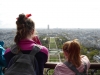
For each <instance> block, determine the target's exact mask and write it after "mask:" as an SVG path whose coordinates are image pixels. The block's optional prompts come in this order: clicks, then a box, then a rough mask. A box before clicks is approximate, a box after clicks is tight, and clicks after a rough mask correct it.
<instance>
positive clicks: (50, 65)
mask: <svg viewBox="0 0 100 75" xmlns="http://www.w3.org/2000/svg"><path fill="white" fill-rule="evenodd" d="M57 63H59V62H47V63H46V64H45V68H47V72H46V75H48V71H49V70H51V69H54V68H55V66H56V65H57ZM89 69H90V70H91V72H90V74H89V75H100V74H94V73H96V72H97V70H100V63H90V68H89Z"/></svg>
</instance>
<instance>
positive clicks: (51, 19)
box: [0, 0, 100, 28]
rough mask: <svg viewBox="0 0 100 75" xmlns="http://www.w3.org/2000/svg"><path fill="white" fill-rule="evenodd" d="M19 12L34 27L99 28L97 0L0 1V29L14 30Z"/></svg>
mask: <svg viewBox="0 0 100 75" xmlns="http://www.w3.org/2000/svg"><path fill="white" fill-rule="evenodd" d="M21 13H24V14H29V13H30V14H32V16H31V17H30V18H31V19H32V20H33V21H34V22H35V27H36V28H47V26H48V25H49V27H50V28H100V0H0V28H16V24H15V22H16V18H17V17H18V15H19V14H21Z"/></svg>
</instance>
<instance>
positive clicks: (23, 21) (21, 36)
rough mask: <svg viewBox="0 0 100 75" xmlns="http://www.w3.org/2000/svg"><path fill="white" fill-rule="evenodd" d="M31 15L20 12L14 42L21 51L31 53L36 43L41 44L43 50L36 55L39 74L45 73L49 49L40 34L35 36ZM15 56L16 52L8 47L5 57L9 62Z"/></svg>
mask: <svg viewBox="0 0 100 75" xmlns="http://www.w3.org/2000/svg"><path fill="white" fill-rule="evenodd" d="M30 16H31V14H27V15H25V14H19V17H18V18H17V21H16V25H17V32H16V36H15V39H14V42H15V44H16V45H17V46H18V48H20V50H21V52H22V53H25V54H29V53H30V52H31V50H32V48H33V47H34V46H35V45H36V44H38V45H39V46H41V50H40V51H39V52H38V53H37V54H36V55H35V56H36V59H37V61H38V66H39V75H43V69H44V64H45V63H46V62H47V59H48V49H47V48H46V47H45V46H42V44H41V42H40V40H39V38H38V36H35V35H36V34H35V32H36V31H35V24H34V22H33V21H32V20H31V19H30V18H29V17H30ZM13 56H15V54H13V53H12V52H11V48H8V49H6V52H5V59H6V61H7V64H8V63H9V61H10V60H11V58H12V57H13Z"/></svg>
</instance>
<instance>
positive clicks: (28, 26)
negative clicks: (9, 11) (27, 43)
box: [14, 13, 35, 44]
mask: <svg viewBox="0 0 100 75" xmlns="http://www.w3.org/2000/svg"><path fill="white" fill-rule="evenodd" d="M16 25H17V32H16V36H15V39H14V42H15V43H16V44H18V42H19V41H20V40H21V39H24V38H26V37H27V35H30V32H31V31H32V30H34V29H35V24H34V22H33V21H32V20H31V19H30V18H27V17H26V16H25V14H23V13H22V14H19V17H18V18H17V21H16Z"/></svg>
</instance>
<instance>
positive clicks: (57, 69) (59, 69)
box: [53, 56, 90, 75]
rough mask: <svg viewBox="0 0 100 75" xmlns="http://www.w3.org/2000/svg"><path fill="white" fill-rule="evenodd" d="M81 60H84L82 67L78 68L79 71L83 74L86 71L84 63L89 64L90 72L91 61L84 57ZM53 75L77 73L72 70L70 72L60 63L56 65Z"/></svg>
mask: <svg viewBox="0 0 100 75" xmlns="http://www.w3.org/2000/svg"><path fill="white" fill-rule="evenodd" d="M81 60H82V64H81V66H80V67H78V68H77V69H78V71H79V72H83V70H84V63H83V62H85V63H86V64H87V72H88V69H89V67H90V61H89V59H88V58H87V56H84V57H83V58H82V59H81ZM76 61H77V60H76ZM53 75H75V73H74V72H73V71H72V70H70V69H69V68H68V67H67V66H66V65H65V64H63V63H62V62H61V63H58V64H57V65H56V67H55V69H54V74H53Z"/></svg>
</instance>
